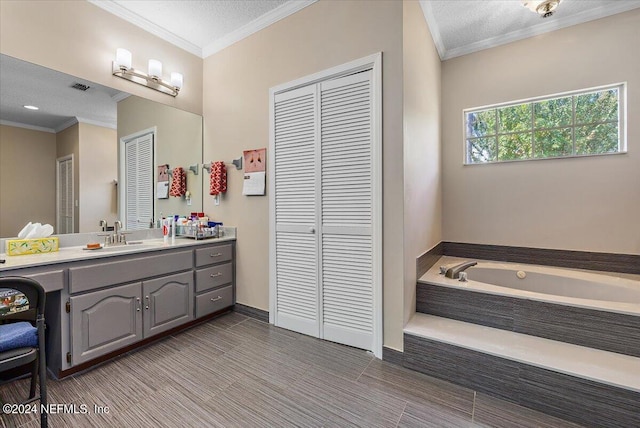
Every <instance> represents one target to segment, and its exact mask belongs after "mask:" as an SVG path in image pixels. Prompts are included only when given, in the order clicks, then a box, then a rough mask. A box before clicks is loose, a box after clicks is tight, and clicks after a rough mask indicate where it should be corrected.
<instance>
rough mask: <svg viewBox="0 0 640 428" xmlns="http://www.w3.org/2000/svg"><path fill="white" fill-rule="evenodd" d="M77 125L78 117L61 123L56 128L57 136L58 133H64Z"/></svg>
mask: <svg viewBox="0 0 640 428" xmlns="http://www.w3.org/2000/svg"><path fill="white" fill-rule="evenodd" d="M76 123H79V122H78V118H77V117H72V118H71V119H69V120H67V121H65V122H63V123H61V124H60V125H58V126H56V128H55V130H54V131H55V132H56V134H57V133H58V132H61V131H64V130H65V129H67V128H70V127H72V126H73V125H75V124H76Z"/></svg>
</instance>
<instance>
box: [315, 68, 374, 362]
mask: <svg viewBox="0 0 640 428" xmlns="http://www.w3.org/2000/svg"><path fill="white" fill-rule="evenodd" d="M371 77H372V76H371V71H366V72H361V73H358V74H354V75H351V76H347V77H343V78H339V79H335V80H330V81H327V82H322V83H321V84H320V116H321V117H320V119H321V152H322V155H321V159H322V161H321V162H322V163H321V175H322V178H321V181H322V185H321V187H322V225H321V231H322V234H321V248H322V250H321V251H322V255H321V282H322V285H321V289H322V337H323V338H325V339H327V340H331V341H334V342H339V343H344V344H347V345H351V346H355V347H359V348H363V349H372V348H373V343H374V329H373V327H374V326H373V323H374V306H373V304H374V303H373V293H374V288H373V287H374V282H373V255H372V245H373V243H372V230H373V228H372V212H373V173H374V171H373V144H372V141H373V140H372V84H371Z"/></svg>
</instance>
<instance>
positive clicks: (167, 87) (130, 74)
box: [112, 61, 182, 97]
mask: <svg viewBox="0 0 640 428" xmlns="http://www.w3.org/2000/svg"><path fill="white" fill-rule="evenodd" d="M112 74H113V75H114V76H116V77H120V78H122V79H126V80H129V81H130V82H133V83H137V84H138V85H142V86H146V87H147V88H151V89H155V90H156V91H158V92H162V93H163V94H167V95H171V96H172V97H175V96H177V95H178V92H180V87H178V86H174V85H172V84H171V83H167V82H165V81H164V80H162V79H160V78H158V77H155V76H150V75H148V74H147V73H144V72H142V71H139V70H136V69H134V68H126V67H123V66H121V65H119V64H118V63H117V61H113V69H112ZM180 77H182V75H181V76H180ZM172 80H173V79H172ZM175 83H177V81H176V82H175ZM179 83H180V84H181V83H182V79H180V82H179Z"/></svg>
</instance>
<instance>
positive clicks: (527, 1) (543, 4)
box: [522, 0, 562, 18]
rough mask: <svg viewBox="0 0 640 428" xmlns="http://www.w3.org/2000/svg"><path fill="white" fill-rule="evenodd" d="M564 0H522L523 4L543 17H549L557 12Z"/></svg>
mask: <svg viewBox="0 0 640 428" xmlns="http://www.w3.org/2000/svg"><path fill="white" fill-rule="evenodd" d="M561 1H562V0H522V5H523V6H524V7H526V8H527V9H529V10H530V11H532V12H535V13H537V14H538V15H540V16H541V17H542V18H548V17H550V16H551V15H553V13H554V12H555V10H556V8H557V7H558V5H559V4H560V2H561Z"/></svg>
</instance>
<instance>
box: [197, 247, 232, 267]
mask: <svg viewBox="0 0 640 428" xmlns="http://www.w3.org/2000/svg"><path fill="white" fill-rule="evenodd" d="M232 258H233V244H226V245H217V246H215V247H208V248H199V249H197V250H196V267H200V266H207V265H211V264H214V263H222V262H227V261H229V260H231V259H232Z"/></svg>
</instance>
